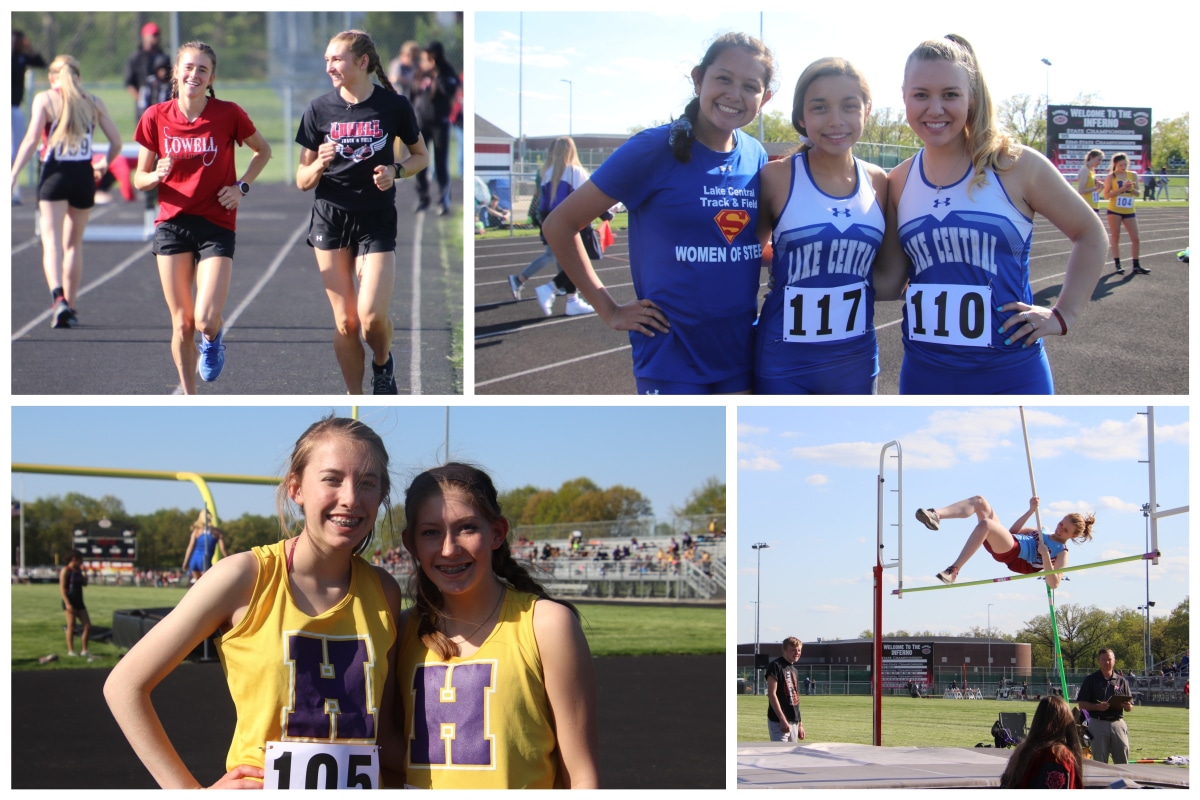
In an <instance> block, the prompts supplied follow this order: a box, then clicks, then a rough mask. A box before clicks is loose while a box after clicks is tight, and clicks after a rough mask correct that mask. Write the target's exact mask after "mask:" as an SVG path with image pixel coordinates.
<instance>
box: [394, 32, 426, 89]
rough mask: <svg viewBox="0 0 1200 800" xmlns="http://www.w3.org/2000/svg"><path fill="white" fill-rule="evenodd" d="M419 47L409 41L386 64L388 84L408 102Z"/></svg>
mask: <svg viewBox="0 0 1200 800" xmlns="http://www.w3.org/2000/svg"><path fill="white" fill-rule="evenodd" d="M420 52H421V46H420V45H419V44H417V43H416V42H414V41H412V40H411V39H410V40H409V41H407V42H405V43H404V44H402V45H400V52H399V53H397V54H396V57H395V58H393V59H392V60H391V61H389V62H388V82H389V83H391V84H392V86H393V87H395V89H396V91H397V92H398V93H400V94H402V95H404V96H405V97H407V98H408V99H409V100H412V99H413V78H414V77H415V76H416V74H417V56H418V54H419V53H420Z"/></svg>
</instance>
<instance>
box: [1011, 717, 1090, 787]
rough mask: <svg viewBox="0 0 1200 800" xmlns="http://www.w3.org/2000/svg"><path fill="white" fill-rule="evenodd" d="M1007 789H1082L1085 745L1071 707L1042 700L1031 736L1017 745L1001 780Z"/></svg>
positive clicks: (1031, 728)
mask: <svg viewBox="0 0 1200 800" xmlns="http://www.w3.org/2000/svg"><path fill="white" fill-rule="evenodd" d="M1000 786H1001V788H1004V789H1082V788H1083V743H1082V741H1081V740H1080V738H1079V730H1078V728H1077V726H1076V723H1075V717H1074V715H1072V713H1071V707H1070V706H1068V705H1067V703H1066V701H1064V700H1063V699H1062V698H1061V697H1043V698H1042V700H1041V702H1039V703H1038V707H1037V711H1035V712H1034V714H1033V722H1032V723H1031V724H1030V725H1029V734H1028V735H1027V736H1026V737H1025V741H1023V742H1021V743H1020V744H1018V745H1017V747H1016V749H1015V750H1013V754H1012V756H1011V757H1010V758H1009V759H1008V766H1007V767H1006V768H1005V770H1004V774H1003V775H1001V776H1000Z"/></svg>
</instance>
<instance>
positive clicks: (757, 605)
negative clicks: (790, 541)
mask: <svg viewBox="0 0 1200 800" xmlns="http://www.w3.org/2000/svg"><path fill="white" fill-rule="evenodd" d="M750 547H751V548H752V549H753V550H754V551H755V552H757V553H758V570H757V572H756V574H755V576H754V581H755V584H756V588H755V591H756V593H757V597H756V598H755V601H754V694H755V696H757V695H758V616H759V613H758V612H759V610H760V609H761V608H762V551H763V550H765V549H766V548H768V547H770V545H769V544H767V543H766V542H755V543H754V544H752V545H750Z"/></svg>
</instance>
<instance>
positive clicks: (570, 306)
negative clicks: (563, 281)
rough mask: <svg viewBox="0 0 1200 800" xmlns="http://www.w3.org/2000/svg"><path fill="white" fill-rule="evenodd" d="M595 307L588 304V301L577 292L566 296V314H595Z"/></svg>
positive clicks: (575, 315)
mask: <svg viewBox="0 0 1200 800" xmlns="http://www.w3.org/2000/svg"><path fill="white" fill-rule="evenodd" d="M595 313H596V309H594V308H592V307H591V306H590V305H588V301H587V300H584V299H583V298H582V297H580V296H579V295H577V294H572V295H568V296H567V316H568V317H580V316H583V315H584V314H595Z"/></svg>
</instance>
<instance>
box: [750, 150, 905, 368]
mask: <svg viewBox="0 0 1200 800" xmlns="http://www.w3.org/2000/svg"><path fill="white" fill-rule="evenodd" d="M854 166H855V173H856V177H857V186H856V187H855V190H854V192H852V193H851V194H849V195H847V196H845V197H833V196H832V195H828V194H825V193H824V192H823V191H821V189H820V188H819V187H818V186H817V184H816V182H815V181H814V180H813V177H812V172H811V171H810V168H809V164H808V154H807V153H798V154H796V155H795V156H793V157H792V185H791V189H790V190H789V192H788V198H787V202H786V203H785V204H784V206H783V210H782V211H781V212H780V215H779V220H778V222H776V223H775V229H774V233H773V234H772V247H773V250H774V258H773V260H772V262H771V275H772V277H773V278H774V289H772V291H771V292H770V294H768V295H767V299H766V301H765V302H764V303H763V308H762V313H761V314H760V315H759V320H758V332H757V347H756V353H755V374H756V375H758V376H767V377H772V378H781V377H796V376H802V375H803V374H804V373H805V372H808V371H811V370H814V369H815V370H828V369H830V368H831V367H837V368H838V369H839V370H843V369H844V370H846V371H850V370H853V371H854V375H855V376H858V375H859V374H860V373H861V374H863V375H865V376H866V377H867V378H868V379H869V378H870V377H872V376H874V375H877V374H878V372H879V348H878V345H877V344H876V341H875V323H874V319H875V286H874V283H873V282H872V280H871V266H872V264H874V262H875V254H876V253H877V252H878V250H879V247H880V245H881V244H882V243H883V230H884V215H883V208H882V207H881V206H880V205H879V201H878V200H877V199H876V197H875V189H874V187H873V186H872V184H871V179H870V176H868V175H867V171H866V168H865V167H864V165H863V163H862V162H861V161H859V160H858V159H857V158H856V159H854ZM846 377H847V378H850V375H846ZM855 382H856V383H858V384H861V383H862V379H861V377H859V378H856V380H855Z"/></svg>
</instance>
